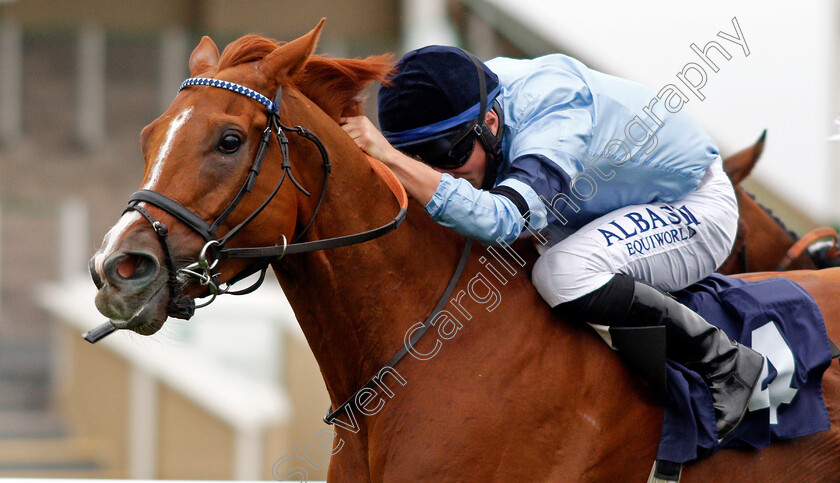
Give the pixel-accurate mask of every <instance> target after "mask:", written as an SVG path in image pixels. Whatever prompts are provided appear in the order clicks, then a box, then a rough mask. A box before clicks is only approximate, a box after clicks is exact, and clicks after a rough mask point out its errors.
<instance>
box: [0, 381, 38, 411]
mask: <svg viewBox="0 0 840 483" xmlns="http://www.w3.org/2000/svg"><path fill="white" fill-rule="evenodd" d="M49 404H50V388H49V386H48V385H47V384H38V383H33V382H32V381H28V380H10V379H0V411H7V410H42V409H46V408H47V406H48V405H49Z"/></svg>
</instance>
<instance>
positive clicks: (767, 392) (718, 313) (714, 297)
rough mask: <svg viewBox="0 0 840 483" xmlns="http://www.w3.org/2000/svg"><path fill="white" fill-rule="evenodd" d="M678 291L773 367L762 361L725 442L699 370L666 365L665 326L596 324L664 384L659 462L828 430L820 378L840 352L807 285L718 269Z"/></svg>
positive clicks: (630, 359) (614, 344)
mask: <svg viewBox="0 0 840 483" xmlns="http://www.w3.org/2000/svg"><path fill="white" fill-rule="evenodd" d="M673 295H674V296H675V297H676V298H677V299H678V300H679V301H680V302H682V303H683V304H685V305H687V306H688V307H690V308H691V309H692V310H695V311H696V312H698V313H699V314H700V315H702V316H703V317H704V318H705V319H706V320H707V321H709V322H710V323H712V324H714V325H716V326H718V327H720V328H721V329H723V330H724V332H726V334H727V335H728V336H729V337H730V338H731V339H734V340H737V341H739V342H740V343H742V344H745V345H748V346H750V347H752V348H753V349H755V350H756V351H758V352H759V353H761V354H762V355H763V356H764V357H765V361H766V362H769V364H768V363H765V364H764V370H763V373H762V376H761V381H762V382H761V383H760V385H759V386H757V387H756V389H755V391H754V392H753V395H752V398H751V399H750V403H749V408H748V411H747V414H746V415H745V416H744V419H743V421H742V422H741V424H740V425H739V426H738V427H737V428H736V429H735V430H734V431H733V432H732V433H731V434H729V435H728V436H727V437H726V438H725V439H724V440H723V441H722V442H720V443H719V442H718V440H717V434H716V432H715V413H714V408H713V406H712V397H711V395H710V393H709V390H708V388H707V387H706V384H705V383H704V381H703V379H702V378H701V377H700V376H699V375H698V374H697V373H695V372H693V371H690V370H688V369H686V368H685V367H684V366H682V365H680V364H677V363H675V362H673V361H671V360H667V363H666V359H665V330H664V327H643V328H627V329H616V328H610V329H609V330H608V333H607V332H605V330H606V329H607V328H606V327H599V326H595V328H596V330H598V332H599V333H600V335H601V336H602V337H604V339H605V340H606V341H607V343H608V344H610V345H611V346H612V347H613V348H615V349H618V350H619V352H620V353H621V354H622V355H623V356H624V357H625V358H627V359H628V362H629V363H630V364H631V365H633V366H635V368H636V369H637V370H638V371H642V372H643V373H644V374H645V375H646V377H645V379H646V380H648V381H656V380H657V379H658V380H660V381H661V383H660V384H656V383H653V384H652V386H653V387H652V388H653V390H654V391H656V392H657V393H659V394H660V395H661V396H662V397H663V400H664V401H665V416H664V421H663V425H662V433H661V436H660V442H659V451H658V453H657V460H658V461H660V462H663V461H664V462H672V463H676V464H682V463H687V462H691V461H694V460H698V459H702V458H705V457H708V456H710V455H712V454H714V453H715V452H717V451H718V450H719V449H721V448H755V449H761V448H765V447H767V446H768V445H769V444H770V442H771V441H772V440H777V439H792V438H798V437H802V436H807V435H809V434H813V433H816V432H819V431H825V430H827V429H828V428H829V425H830V422H829V417H828V412H827V411H826V408H825V402H824V401H823V396H822V376H823V372H825V370H826V369H827V368H828V366H829V363H830V362H831V359H832V358H833V357H837V356H838V355H840V352H838V351H837V347H836V346H834V344H833V343H832V342H831V341H830V340H829V339H828V335H827V334H826V329H825V322H824V321H823V318H822V315H821V313H820V311H819V308H818V307H817V304H816V302H814V300H813V298H812V297H811V295H810V294H808V293H807V292H806V291H805V290H804V289H803V288H802V287H800V286H799V285H798V284H796V283H795V282H793V281H791V280H789V279H786V278H770V279H766V280H761V281H746V280H741V279H737V278H731V277H726V276H723V275H719V274H714V275H712V276H710V277H708V278H706V279H703V280H701V281H700V282H698V283H696V284H694V285H692V286H690V287H688V288H687V289H685V290H682V291H680V292H676V293H674V294H673ZM651 375H653V376H654V377H651ZM666 375H667V376H666ZM666 378H667V384H666V382H665V381H666Z"/></svg>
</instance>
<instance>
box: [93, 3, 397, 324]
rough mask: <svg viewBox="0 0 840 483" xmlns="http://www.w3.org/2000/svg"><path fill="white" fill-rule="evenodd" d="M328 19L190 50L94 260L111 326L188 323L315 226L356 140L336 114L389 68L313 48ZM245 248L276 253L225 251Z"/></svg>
mask: <svg viewBox="0 0 840 483" xmlns="http://www.w3.org/2000/svg"><path fill="white" fill-rule="evenodd" d="M322 24H323V20H321V22H320V23H319V24H318V26H317V27H315V29H313V30H312V31H311V32H309V33H308V34H306V35H304V36H303V37H300V38H298V39H296V40H293V41H291V42H288V43H283V44H280V43H278V42H275V41H272V40H269V39H266V38H263V37H258V36H254V35H249V36H245V37H242V38H240V39H239V40H237V41H235V42H233V43H231V44H230V45H229V46H228V47H227V48H226V49H225V51H224V52H223V53H222V54H221V55H220V54H219V50H218V49H217V47H216V45H215V44H214V43H213V41H212V40H210V38H208V37H204V38H203V39H202V40H201V42H200V43H199V44H198V46H197V47H196V48H195V50H194V51H193V53H192V55H191V56H190V60H189V71H190V79H188V80H187V81H185V82H184V84H183V85H182V87H181V90H180V91H179V93H178V95H177V96H176V97H175V99H174V100H173V102H172V104H171V105H170V106H169V108H168V109H167V110H166V112H164V113H163V115H161V116H160V117H159V118H157V119H156V120H155V121H153V122H152V123H151V124H149V125H148V126H146V127H145V128H144V129H143V131H142V134H141V146H142V152H143V158H144V160H145V171H144V178H143V183H142V186H141V189H140V191H138V192H137V193H135V194H134V195H132V197H131V198H130V201H129V205H128V208H127V209H126V211H125V212H124V213H123V215H122V217H121V218H120V220H119V221H118V222H117V224H116V225H114V226H113V227H112V228H111V229H110V231H108V233H107V234H106V235H105V238H104V240H103V243H102V246H101V247H100V248H99V250H98V251H97V252H96V254H95V255H94V256H93V258H91V260H90V271H91V275H92V277H93V279H94V282H95V284H96V285H97V287H98V289H99V291H98V293H97V296H96V306H97V308H98V309H99V311H100V312H101V313H102V314H103V315H105V316H107V317H108V318H109V319H111V321H112V323H113V324H114V325H115V326H116V327H117V328H125V329H131V330H133V331H136V332H138V333H141V334H151V333H154V332H156V331H157V330H158V329H160V327H161V326H162V325H163V323H164V322H165V320H166V319H167V317H168V316H175V317H181V318H189V316H191V315H192V310H194V302H192V301H193V300H194V299H196V298H199V297H204V296H207V295H213V296H215V295H216V294H217V293H218V292H219V291H220V287H222V284H226V283H228V282H230V281H232V280H237V279H239V278H242V277H244V276H246V275H248V274H250V273H255V272H259V271H262V273H263V275H264V274H265V269H266V268H267V267H268V265H269V263H271V262H272V261H273V260H276V259H277V258H279V256H278V253H279V254H281V255H282V253H283V252H282V250H283V248H284V247H285V245H286V244H287V243H288V241H289V240H293V239H295V237H298V238H300V237H301V236H302V235H304V232H306V231H307V230H308V229H309V228H310V227H311V226H312V220H314V217H315V216H316V214H317V211H318V209H319V207H320V206H321V202H322V201H323V198H324V197H325V190H326V176H327V173H328V172H329V170H330V165H329V161H328V151H329V150H330V149H331V146H334V145H336V144H341V143H344V144H343V146H344V147H345V148H346V147H347V146H348V145H349V146H351V147H352V148H355V146H353V145H352V141H351V140H350V139H349V138H348V137H347V136H346V135H345V134H344V133H343V131H342V130H341V129H340V127H339V126H338V124H337V123H336V122H335V121H336V120H337V119H338V117H340V116H345V115H353V114H356V113H358V112H359V111H360V104H361V101H360V100H359V98H358V95H359V93H360V92H361V91H362V90H363V89H364V88H365V87H367V85H369V84H370V83H371V82H372V81H374V80H384V77H385V75H386V73H387V72H388V71H389V70H390V65H391V64H390V56H379V57H373V58H369V59H327V58H323V57H320V56H317V55H313V52H314V50H315V46H316V44H317V40H318V36H319V33H320V30H321V27H322ZM316 79H317V82H315V80H316ZM213 87H217V88H213ZM219 87H221V88H219ZM281 118H283V119H288V120H290V121H291V122H293V123H294V124H292V125H295V124H300V125H303V126H307V127H306V128H301V127H300V126H297V127H295V128H288V127H287V126H286V125H285V124H283V123H282V122H281V121H280V119H281ZM286 132H290V133H294V135H293V134H290V135H289V136H288V137H287V136H286ZM313 132H317V133H318V136H320V138H319V137H318V136H315V135H314V134H312V133H313ZM322 139H323V141H322ZM355 151H356V152H358V156H359V157H362V155H361V152H359V151H358V149H355ZM263 160H264V161H265V162H263ZM304 186H305V187H306V188H305V187H304ZM319 193H320V197H319V196H318V195H319ZM243 247H266V249H267V250H268V252H269V253H270V254H273V255H274V256H273V258H272V257H271V256H262V257H261V256H260V254H247V255H245V256H231V255H230V253H231V252H232V251H235V250H237V249H241V248H243ZM272 250H273V251H272ZM240 255H241V254H240Z"/></svg>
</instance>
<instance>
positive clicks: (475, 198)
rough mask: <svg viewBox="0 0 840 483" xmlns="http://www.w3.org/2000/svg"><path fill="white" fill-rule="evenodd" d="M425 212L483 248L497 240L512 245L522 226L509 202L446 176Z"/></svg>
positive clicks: (521, 221) (463, 180)
mask: <svg viewBox="0 0 840 483" xmlns="http://www.w3.org/2000/svg"><path fill="white" fill-rule="evenodd" d="M425 209H426V212H427V213H429V215H431V217H432V219H433V220H434V221H436V222H438V223H440V224H441V225H443V226H445V227H448V228H452V229H453V230H455V231H456V232H457V233H459V234H461V235H463V236H465V237H467V238H472V239H473V240H477V241H479V242H481V243H483V244H485V245H492V244H498V243H499V242H498V241H497V239H499V238H501V239H502V240H503V241H504V242H505V243H512V242H513V241H514V240H516V238H517V237H518V236H519V234H520V233H521V232H522V228H523V226H524V224H525V221H524V220H523V219H522V216H521V214H520V212H519V209H518V208H517V207H516V205H515V204H514V203H513V201H511V200H510V199H508V198H506V197H504V196H500V195H496V194H493V193H490V192H489V191H484V190H479V189H476V188H474V187H473V186H472V185H471V184H470V183H469V181H467V180H465V179H456V178H454V177H452V176H450V175H449V174H446V173H444V174H443V177H442V178H441V180H440V184H439V185H438V187H437V190H436V191H435V194H434V195H433V196H432V199H431V200H430V201H429V203H428V204H426V206H425Z"/></svg>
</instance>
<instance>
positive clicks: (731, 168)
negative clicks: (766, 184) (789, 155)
mask: <svg viewBox="0 0 840 483" xmlns="http://www.w3.org/2000/svg"><path fill="white" fill-rule="evenodd" d="M766 137H767V130H766V129H765V130H764V132H763V133H761V137H760V138H758V141H756V142H755V144H753V145H752V146H750V147H748V148H746V149H742V150H741V151H738V152H737V153H735V154H733V155H732V156H729V157H728V158H726V159H725V160H724V161H723V170H724V171H726V174H727V175H728V176H729V179H730V180H731V181H732V184H733V185H738V184H739V183H740V182H741V181H743V180H744V179H746V177H747V176H749V175H750V173H751V172H752V170H753V168H755V165H756V163H758V158H760V157H761V152H762V151H763V150H764V140H765V139H766Z"/></svg>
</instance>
